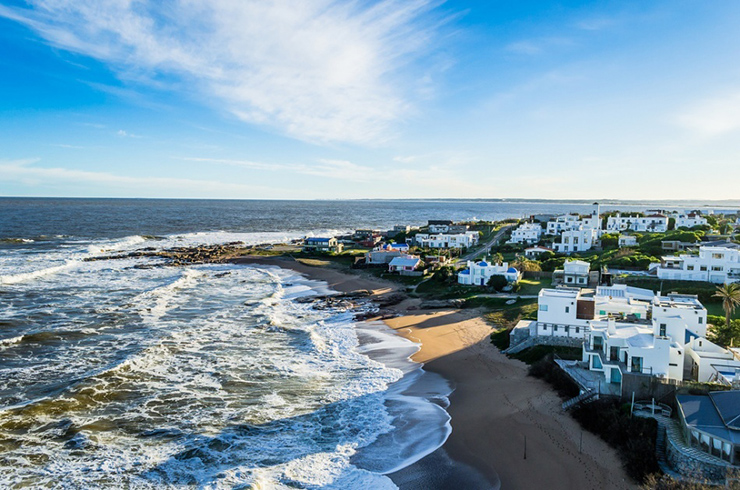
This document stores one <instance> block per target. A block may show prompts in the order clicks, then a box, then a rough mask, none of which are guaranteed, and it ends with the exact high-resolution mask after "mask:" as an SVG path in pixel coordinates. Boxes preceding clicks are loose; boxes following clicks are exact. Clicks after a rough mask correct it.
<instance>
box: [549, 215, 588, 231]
mask: <svg viewBox="0 0 740 490" xmlns="http://www.w3.org/2000/svg"><path fill="white" fill-rule="evenodd" d="M579 226H581V221H580V219H579V217H578V215H577V214H563V215H561V216H558V217H557V218H555V219H554V220H553V221H548V222H547V234H548V235H557V234H559V233H562V232H563V231H568V230H574V229H576V228H578V227H579Z"/></svg>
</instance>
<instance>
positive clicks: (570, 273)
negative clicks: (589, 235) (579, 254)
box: [552, 260, 591, 288]
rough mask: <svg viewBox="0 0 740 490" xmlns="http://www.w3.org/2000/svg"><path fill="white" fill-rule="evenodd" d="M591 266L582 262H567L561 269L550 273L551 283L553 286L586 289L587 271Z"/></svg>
mask: <svg viewBox="0 0 740 490" xmlns="http://www.w3.org/2000/svg"><path fill="white" fill-rule="evenodd" d="M590 268H591V264H589V263H588V262H586V261H584V260H567V261H566V262H565V263H564V264H563V268H562V269H558V270H556V271H555V272H553V273H552V283H553V284H554V285H558V284H563V285H566V286H572V287H573V286H574V287H579V288H580V287H586V286H587V285H588V279H589V270H590Z"/></svg>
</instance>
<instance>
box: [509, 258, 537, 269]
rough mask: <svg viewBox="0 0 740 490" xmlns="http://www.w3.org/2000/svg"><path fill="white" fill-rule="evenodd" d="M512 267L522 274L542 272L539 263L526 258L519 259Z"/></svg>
mask: <svg viewBox="0 0 740 490" xmlns="http://www.w3.org/2000/svg"><path fill="white" fill-rule="evenodd" d="M511 265H512V267H515V268H516V269H518V270H520V271H522V272H539V271H541V270H542V266H541V265H540V263H539V262H538V261H536V260H529V259H527V258H526V257H517V259H516V260H515V261H514V262H513V263H512V264H511Z"/></svg>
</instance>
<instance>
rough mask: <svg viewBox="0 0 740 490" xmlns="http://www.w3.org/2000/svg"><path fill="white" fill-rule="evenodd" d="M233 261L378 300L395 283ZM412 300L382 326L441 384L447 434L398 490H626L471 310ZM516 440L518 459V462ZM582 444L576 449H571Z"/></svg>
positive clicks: (600, 448) (598, 445) (612, 460)
mask: <svg viewBox="0 0 740 490" xmlns="http://www.w3.org/2000/svg"><path fill="white" fill-rule="evenodd" d="M235 262H237V263H248V264H262V265H276V266H280V267H285V268H289V269H292V270H295V271H297V272H300V273H303V274H305V275H306V276H308V277H309V278H311V279H316V280H322V281H326V282H327V283H328V285H329V287H331V288H332V289H334V290H336V291H340V292H350V291H355V290H358V289H367V290H370V291H373V292H374V293H376V294H378V295H382V294H387V293H389V292H393V291H395V290H397V289H398V288H399V286H398V285H397V284H395V283H391V282H388V281H382V280H380V279H377V278H373V277H366V276H364V275H356V274H349V273H346V272H343V271H340V270H335V269H331V268H325V267H312V266H309V265H304V264H301V263H298V262H295V261H289V260H285V259H275V258H261V257H259V258H240V259H236V260H235ZM418 303H419V302H418V300H406V301H404V302H403V303H401V304H399V305H397V306H394V307H393V308H394V309H395V310H396V311H397V312H398V313H399V314H400V315H401V316H398V317H397V318H393V319H389V320H385V322H386V324H387V325H388V326H389V327H390V328H392V329H393V330H395V331H396V332H398V334H399V335H402V336H404V337H406V338H408V339H410V340H413V341H415V342H419V343H421V350H420V351H419V352H418V353H416V354H415V355H414V356H413V357H412V359H413V360H415V361H417V362H420V363H424V369H425V370H428V371H431V372H436V373H438V374H440V375H442V376H444V377H445V378H446V379H448V380H450V381H451V382H452V383H453V386H454V392H453V393H452V395H451V396H450V407H449V408H448V412H449V413H450V415H451V417H452V421H451V424H452V433H451V435H450V437H449V439H448V440H447V441H446V442H445V444H444V445H443V446H442V447H441V448H440V449H438V450H437V451H435V452H434V453H432V454H430V455H428V456H426V457H425V458H423V459H421V460H420V461H418V462H417V463H415V464H413V465H411V466H409V467H407V468H404V469H403V470H401V471H398V472H396V473H393V474H391V475H389V476H390V477H391V478H392V479H393V481H394V482H395V483H396V484H397V485H398V486H399V487H400V488H402V489H417V488H418V489H422V488H423V489H443V488H445V489H447V488H465V489H477V488H498V487H500V488H503V489H506V490H508V489H553V490H555V489H595V488H609V489H622V488H636V485H635V484H634V483H633V482H631V481H630V480H629V478H628V477H627V475H626V473H625V472H624V471H623V470H622V465H621V462H620V460H619V458H618V456H617V454H616V452H615V451H614V450H613V449H611V448H610V447H608V446H607V445H606V443H604V442H603V441H602V440H600V439H599V438H598V437H596V436H595V435H593V434H590V433H588V432H585V431H582V430H581V428H580V426H579V425H578V423H577V422H576V421H575V420H573V419H572V418H571V417H570V416H569V415H568V414H567V413H565V412H563V410H562V409H561V407H560V405H561V403H562V400H561V399H560V398H559V397H558V395H557V394H556V393H555V392H554V391H553V390H552V389H551V388H550V386H549V385H547V384H546V383H545V382H543V381H541V380H538V379H535V378H532V377H529V376H527V366H526V365H525V364H524V363H522V362H520V361H516V360H512V359H509V358H507V357H506V356H505V355H503V354H501V353H500V352H499V351H498V349H496V347H495V346H494V345H493V344H491V342H490V339H489V336H490V334H491V332H492V331H493V329H492V327H491V326H490V325H488V324H487V323H486V322H485V321H484V320H483V319H482V317H481V315H480V312H478V311H475V310H442V311H440V310H434V311H424V310H418V309H417V308H418ZM525 438H526V458H525ZM581 438H582V450H581Z"/></svg>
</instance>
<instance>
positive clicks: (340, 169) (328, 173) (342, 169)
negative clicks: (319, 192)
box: [183, 157, 373, 182]
mask: <svg viewBox="0 0 740 490" xmlns="http://www.w3.org/2000/svg"><path fill="white" fill-rule="evenodd" d="M183 160H186V161H190V162H206V163H218V164H224V165H232V166H236V167H243V168H248V169H253V170H266V171H270V172H289V173H298V174H303V175H313V176H317V177H328V178H332V179H339V180H349V181H355V182H364V181H366V180H368V179H369V178H370V173H371V172H372V171H373V169H371V168H370V167H363V166H361V165H357V164H355V163H352V162H350V161H346V160H329V159H319V160H317V161H316V162H315V163H313V164H311V165H307V164H303V163H300V164H280V163H262V162H255V161H251V160H232V159H223V158H195V157H188V158H183Z"/></svg>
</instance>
